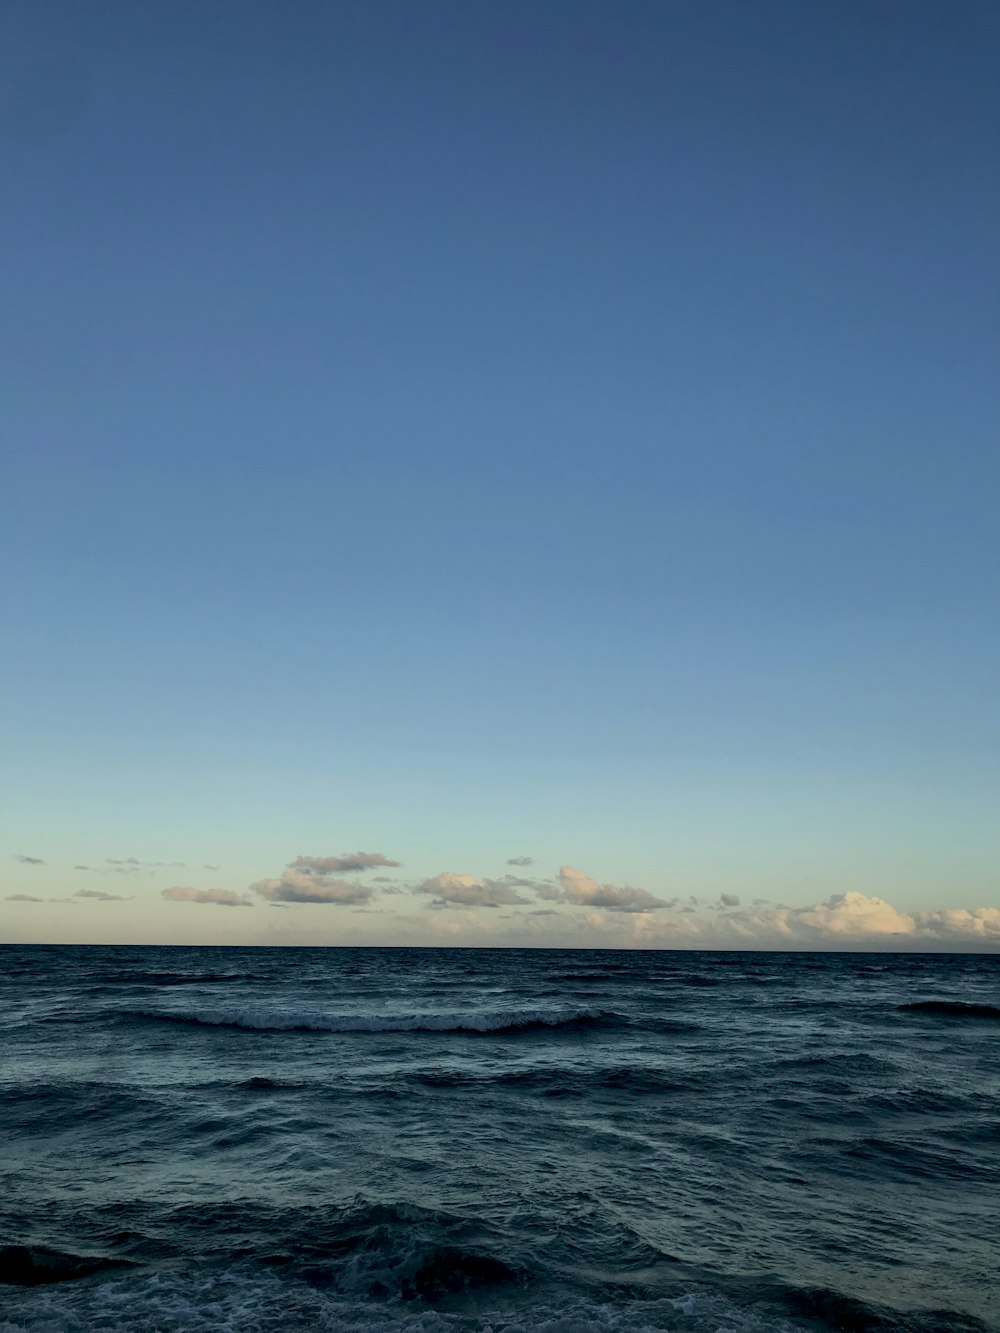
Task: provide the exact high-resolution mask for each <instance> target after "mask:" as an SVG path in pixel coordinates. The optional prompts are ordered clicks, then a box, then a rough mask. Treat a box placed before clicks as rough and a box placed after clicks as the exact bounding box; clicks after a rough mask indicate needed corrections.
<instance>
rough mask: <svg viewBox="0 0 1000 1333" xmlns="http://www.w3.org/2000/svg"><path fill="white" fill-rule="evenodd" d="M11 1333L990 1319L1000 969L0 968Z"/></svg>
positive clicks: (765, 963) (408, 958) (107, 964)
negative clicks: (28, 1332)
mask: <svg viewBox="0 0 1000 1333" xmlns="http://www.w3.org/2000/svg"><path fill="white" fill-rule="evenodd" d="M0 995H2V1010H0V1040H2V1048H0V1145H2V1147H0V1152H2V1157H0V1167H2V1179H0V1330H3V1333H13V1331H14V1330H32V1331H33V1333H37V1331H39V1330H45V1331H46V1333H61V1331H69V1330H73V1333H76V1331H77V1330H81V1331H82V1330H93V1329H101V1330H109V1331H110V1330H123V1331H124V1330H127V1331H128V1333H146V1331H149V1333H151V1331H152V1330H159V1331H160V1333H174V1331H178V1333H179V1331H180V1330H185V1331H187V1330H191V1331H192V1333H200V1331H201V1330H225V1333H237V1331H240V1333H244V1331H246V1333H249V1331H250V1330H252V1331H253V1333H268V1331H269V1330H310V1331H312V1330H376V1329H378V1330H383V1329H384V1330H404V1329H405V1330H420V1331H421V1333H443V1331H444V1330H454V1331H455V1333H459V1330H482V1331H483V1333H486V1331H487V1330H491V1331H492V1333H532V1331H533V1333H578V1331H584V1333H585V1331H587V1330H600V1331H601V1333H641V1331H642V1330H651V1329H668V1330H683V1331H684V1333H764V1331H765V1330H766V1331H768V1333H791V1331H792V1330H807V1329H812V1330H834V1329H843V1330H851V1333H864V1331H866V1330H879V1333H887V1331H888V1330H910V1331H911V1333H948V1331H949V1330H985V1329H989V1330H998V1329H1000V1282H998V1268H1000V958H997V957H983V956H967V957H954V956H949V957H945V956H932V957H915V956H891V957H890V956H879V955H871V954H867V955H845V954H842V955H817V954H797V955H777V954H733V953H725V954H722V953H612V952H563V951H533V952H520V951H500V950H497V951H479V950H475V951H473V950H419V951H418V950H348V949H342V950H338V949H316V950H308V949H300V950H292V949H288V950H279V949H271V950H268V949H179V948H170V949H168V948H41V947H34V948H22V947H14V946H8V947H5V948H2V949H0Z"/></svg>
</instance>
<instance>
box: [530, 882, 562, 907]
mask: <svg viewBox="0 0 1000 1333" xmlns="http://www.w3.org/2000/svg"><path fill="white" fill-rule="evenodd" d="M535 894H536V896H537V897H539V898H542V899H544V900H545V902H547V903H559V902H562V901H563V891H562V889H561V888H560V887H559V885H558V884H553V883H552V882H551V881H550V880H544V879H543V880H539V881H538V882H537V883H536V884H535Z"/></svg>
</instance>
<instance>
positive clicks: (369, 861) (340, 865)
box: [289, 852, 399, 875]
mask: <svg viewBox="0 0 1000 1333" xmlns="http://www.w3.org/2000/svg"><path fill="white" fill-rule="evenodd" d="M398 865H399V862H398V861H390V860H389V858H388V857H387V856H383V855H382V853H381V852H346V853H345V854H344V855H343V856H297V857H296V858H295V860H294V861H292V862H291V864H290V866H289V869H290V870H308V871H311V872H312V873H313V874H315V875H343V874H354V873H356V872H357V871H361V870H370V869H371V868H372V866H398Z"/></svg>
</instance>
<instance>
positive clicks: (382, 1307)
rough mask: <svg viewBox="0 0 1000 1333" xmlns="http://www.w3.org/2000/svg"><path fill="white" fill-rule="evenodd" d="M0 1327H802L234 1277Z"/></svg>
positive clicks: (697, 1331) (477, 1332)
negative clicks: (419, 1298) (356, 1292)
mask: <svg viewBox="0 0 1000 1333" xmlns="http://www.w3.org/2000/svg"><path fill="white" fill-rule="evenodd" d="M5 1316H6V1318H5ZM0 1319H3V1320H4V1322H3V1323H2V1324H0V1327H2V1328H3V1330H4V1333H80V1331H81V1330H84V1329H98V1328H99V1329H101V1330H104V1333H243V1331H244V1330H247V1329H250V1328H252V1329H254V1330H255V1331H256V1333H317V1330H319V1329H323V1330H327V1333H669V1331H671V1330H676V1331H677V1333H681V1330H683V1333H717V1330H720V1329H725V1330H726V1333H799V1330H800V1329H803V1328H804V1327H805V1326H803V1325H801V1324H799V1323H794V1324H793V1323H790V1322H788V1321H787V1320H785V1319H781V1318H778V1319H775V1318H773V1317H770V1316H764V1317H761V1316H760V1315H758V1314H756V1313H755V1312H754V1311H753V1310H751V1309H748V1308H746V1307H744V1306H741V1305H739V1304H738V1303H737V1302H735V1301H733V1300H731V1299H729V1298H728V1297H726V1296H724V1295H722V1294H721V1293H703V1292H695V1293H690V1294H683V1295H679V1296H675V1297H673V1298H662V1299H653V1300H643V1299H636V1298H634V1297H633V1298H630V1299H626V1300H621V1299H614V1300H608V1299H606V1298H605V1299H594V1298H592V1297H588V1296H582V1295H574V1296H568V1297H565V1298H563V1299H558V1298H554V1297H552V1298H549V1299H545V1300H541V1301H539V1300H533V1301H531V1302H530V1303H524V1302H519V1301H517V1300H514V1301H509V1302H504V1303H502V1304H501V1303H499V1301H498V1300H497V1298H496V1297H494V1298H493V1299H487V1300H486V1302H485V1303H484V1304H483V1305H482V1306H481V1307H480V1308H479V1309H477V1310H476V1312H474V1313H473V1312H466V1313H459V1312H456V1311H445V1310H435V1309H429V1308H427V1307H421V1308H418V1309H414V1307H413V1305H412V1304H410V1303H404V1304H402V1305H400V1304H396V1303H394V1302H385V1301H372V1300H359V1299H357V1298H352V1297H345V1296H344V1295H342V1294H341V1293H335V1292H330V1291H326V1290H322V1289H317V1288H315V1287H312V1286H309V1285H306V1284H303V1283H299V1282H290V1281H288V1280H287V1279H285V1278H284V1277H282V1276H281V1275H278V1274H267V1273H260V1272H254V1271H248V1270H246V1269H242V1268H234V1269H229V1270H223V1271H210V1272H191V1271H188V1272H164V1273H159V1274H155V1275H151V1276H143V1277H142V1278H134V1277H133V1278H126V1279H124V1280H110V1281H104V1282H100V1283H97V1284H96V1285H91V1284H86V1285H85V1286H82V1287H79V1288H76V1289H74V1290H66V1289H62V1290H61V1291H59V1292H58V1293H52V1295H50V1297H49V1299H48V1300H47V1301H46V1302H45V1304H44V1306H43V1305H41V1304H40V1303H39V1302H38V1300H37V1294H33V1295H30V1296H29V1295H28V1294H27V1293H25V1295H24V1296H22V1297H21V1298H20V1299H19V1300H17V1301H16V1302H14V1303H9V1304H8V1305H7V1307H6V1308H5V1309H4V1310H3V1313H0ZM813 1327H815V1325H813ZM853 1327H857V1326H856V1325H855V1326H853ZM943 1327H950V1326H948V1325H945V1326H943Z"/></svg>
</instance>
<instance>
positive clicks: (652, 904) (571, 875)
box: [559, 866, 667, 912]
mask: <svg viewBox="0 0 1000 1333" xmlns="http://www.w3.org/2000/svg"><path fill="white" fill-rule="evenodd" d="M559 879H560V881H561V883H562V886H563V897H564V898H565V899H566V901H567V902H569V903H574V904H576V906H578V907H603V908H606V909H607V911H609V912H655V911H657V910H658V909H659V908H661V907H666V906H667V904H666V903H665V902H664V901H663V899H662V898H654V897H653V895H652V894H651V893H647V892H646V890H645V889H633V888H629V887H628V886H627V885H626V886H623V887H620V886H618V885H617V884H598V882H597V880H596V879H592V878H591V877H590V875H588V874H587V873H586V871H584V870H577V869H576V868H575V867H574V866H563V867H562V868H561V869H560V871H559Z"/></svg>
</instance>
